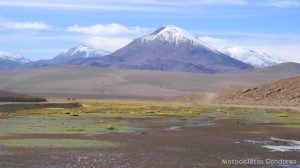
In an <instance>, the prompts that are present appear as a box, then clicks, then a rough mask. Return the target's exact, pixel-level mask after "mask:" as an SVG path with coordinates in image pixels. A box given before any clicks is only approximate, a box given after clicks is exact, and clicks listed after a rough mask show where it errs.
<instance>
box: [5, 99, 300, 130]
mask: <svg viewBox="0 0 300 168" xmlns="http://www.w3.org/2000/svg"><path fill="white" fill-rule="evenodd" d="M80 103H82V104H83V106H84V107H81V108H73V109H63V108H60V109H55V108H49V109H35V110H25V111H19V112H16V113H0V132H1V134H27V133H31V134H96V133H102V132H108V131H109V132H110V131H123V130H134V129H135V128H138V127H140V125H142V124H143V120H166V119H167V120H174V122H176V121H178V122H197V121H210V120H223V119H227V120H234V121H240V120H243V121H245V122H257V123H265V122H270V123H275V124H279V125H283V126H286V127H293V128H300V113H293V112H285V111H280V112H275V111H271V110H262V109H243V108H225V107H217V106H199V105H187V104H177V103H167V102H143V101H92V100H83V101H80ZM136 119H140V120H136ZM141 119H142V120H141ZM128 120H130V122H128Z"/></svg>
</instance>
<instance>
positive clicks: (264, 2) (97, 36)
mask: <svg viewBox="0 0 300 168" xmlns="http://www.w3.org/2000/svg"><path fill="white" fill-rule="evenodd" d="M299 16H300V0H185V1H182V0H169V1H162V0H84V1H83V0H0V51H3V52H12V53H19V54H21V55H22V56H24V57H26V58H28V59H30V60H33V61H35V60H39V59H50V58H53V57H55V56H56V55H58V54H59V53H60V52H63V51H65V50H67V49H69V48H71V47H73V46H76V45H79V44H83V45H87V46H90V47H94V48H98V49H104V50H108V51H115V50H117V49H119V48H121V47H123V46H125V45H126V44H128V43H130V42H131V41H132V40H134V39H135V38H138V37H141V36H143V35H145V34H147V33H150V32H152V31H154V30H155V29H157V28H159V27H161V26H163V25H176V26H178V27H180V28H183V29H185V30H186V31H188V32H190V33H192V34H193V35H195V36H197V37H199V38H200V39H201V40H203V41H204V42H206V43H208V44H209V45H211V46H213V47H216V48H222V47H224V46H228V45H231V46H240V47H244V48H247V49H252V50H256V51H259V52H267V53H269V54H272V55H276V56H279V57H282V58H284V59H286V60H288V61H294V62H299V63H300V52H299V50H300V17H299Z"/></svg>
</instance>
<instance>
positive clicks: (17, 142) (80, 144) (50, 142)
mask: <svg viewBox="0 0 300 168" xmlns="http://www.w3.org/2000/svg"><path fill="white" fill-rule="evenodd" d="M0 146H6V147H24V148H35V147H37V148H113V147H120V146H121V144H120V143H116V142H111V141H98V140H83V139H9V140H0Z"/></svg>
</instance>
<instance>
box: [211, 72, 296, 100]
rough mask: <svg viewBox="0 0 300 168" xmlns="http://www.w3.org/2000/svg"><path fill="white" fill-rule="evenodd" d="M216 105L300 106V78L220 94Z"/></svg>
mask: <svg viewBox="0 0 300 168" xmlns="http://www.w3.org/2000/svg"><path fill="white" fill-rule="evenodd" d="M214 102H215V103H221V104H244V105H272V106H300V76H297V77H292V78H288V79H283V80H279V81H277V82H273V83H270V84H265V85H261V86H258V87H253V88H248V89H240V90H230V91H225V92H222V93H220V96H219V97H218V98H216V99H215V101H214Z"/></svg>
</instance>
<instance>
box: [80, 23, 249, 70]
mask: <svg viewBox="0 0 300 168" xmlns="http://www.w3.org/2000/svg"><path fill="white" fill-rule="evenodd" d="M78 64H83V65H90V66H97V67H105V68H118V69H135V70H158V71H181V72H202V73H222V72H227V71H233V70H238V69H245V68H251V67H252V66H251V65H248V64H246V63H243V62H241V61H238V60H236V59H234V58H231V57H230V56H228V55H226V54H223V53H221V52H219V51H218V50H216V49H214V48H212V47H210V46H208V45H207V44H205V43H204V42H202V41H201V40H200V39H198V38H197V37H194V36H193V35H191V34H190V33H188V32H186V31H185V30H183V29H181V28H178V27H176V26H163V27H161V28H159V29H158V30H156V31H154V32H153V33H150V34H148V35H146V36H143V37H141V38H138V39H136V40H134V41H133V42H131V43H130V44H128V45H127V46H125V47H123V48H121V49H119V50H117V51H116V52H114V53H113V54H111V55H108V56H106V57H104V58H97V59H94V58H88V59H86V60H84V61H83V62H80V63H78Z"/></svg>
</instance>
